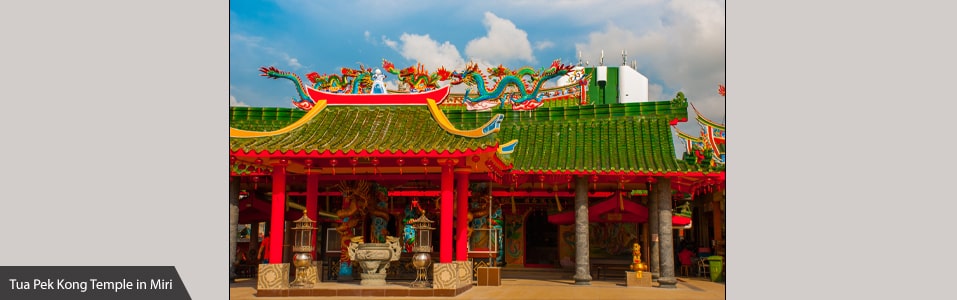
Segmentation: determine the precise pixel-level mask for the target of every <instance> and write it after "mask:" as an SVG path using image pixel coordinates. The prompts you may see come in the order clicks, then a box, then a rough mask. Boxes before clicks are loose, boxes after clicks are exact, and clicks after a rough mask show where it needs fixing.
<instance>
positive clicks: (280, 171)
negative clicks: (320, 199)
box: [266, 163, 286, 264]
mask: <svg viewBox="0 0 957 300" xmlns="http://www.w3.org/2000/svg"><path fill="white" fill-rule="evenodd" d="M271 210H272V212H271V213H270V221H269V253H267V254H266V255H267V257H269V263H270V264H281V263H282V252H283V251H282V250H283V247H282V246H283V229H285V227H286V226H284V225H285V224H286V220H285V216H286V166H285V164H281V163H280V164H276V165H274V166H273V170H272V207H271Z"/></svg>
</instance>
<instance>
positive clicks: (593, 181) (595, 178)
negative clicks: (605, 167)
mask: <svg viewBox="0 0 957 300" xmlns="http://www.w3.org/2000/svg"><path fill="white" fill-rule="evenodd" d="M591 189H592V190H595V191H596V192H597V189H598V175H592V176H591Z"/></svg>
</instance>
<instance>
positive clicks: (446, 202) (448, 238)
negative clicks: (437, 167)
mask: <svg viewBox="0 0 957 300" xmlns="http://www.w3.org/2000/svg"><path fill="white" fill-rule="evenodd" d="M452 181H453V178H452V166H450V165H447V164H446V165H443V166H442V184H441V185H442V193H441V195H442V200H441V201H442V202H441V204H440V206H441V210H440V211H439V236H440V239H441V241H440V243H439V262H440V263H451V262H452V213H453V212H452V205H453V204H452V203H453V201H454V200H453V199H452V183H453V182H452Z"/></svg>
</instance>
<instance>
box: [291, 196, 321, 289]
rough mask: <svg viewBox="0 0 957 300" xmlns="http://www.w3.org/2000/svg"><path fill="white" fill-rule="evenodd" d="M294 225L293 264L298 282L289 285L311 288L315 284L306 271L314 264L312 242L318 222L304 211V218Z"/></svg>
mask: <svg viewBox="0 0 957 300" xmlns="http://www.w3.org/2000/svg"><path fill="white" fill-rule="evenodd" d="M294 223H295V227H293V228H292V229H291V230H292V234H293V238H294V244H293V246H292V252H293V253H294V254H293V258H292V263H293V266H295V267H296V280H295V281H293V282H290V283H289V285H290V286H294V287H309V286H312V284H313V283H314V282H311V281H310V280H309V279H307V276H306V269H307V268H308V267H309V266H310V265H311V264H312V250H313V247H312V240H313V239H314V237H313V230H315V229H316V221H313V220H312V219H310V218H309V216H308V215H307V214H306V211H305V210H304V211H302V218H299V219H298V220H296V221H294Z"/></svg>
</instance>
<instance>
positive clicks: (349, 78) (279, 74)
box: [259, 65, 372, 110]
mask: <svg viewBox="0 0 957 300" xmlns="http://www.w3.org/2000/svg"><path fill="white" fill-rule="evenodd" d="M259 71H260V72H262V74H260V76H265V77H269V78H272V79H279V78H284V79H288V80H290V81H292V82H293V83H294V84H295V85H296V92H298V93H299V100H298V101H297V100H296V99H295V98H293V100H292V104H293V105H295V106H296V107H298V108H300V109H302V110H309V109H311V108H312V107H313V106H314V105H315V104H316V101H315V100H313V99H312V97H309V95H308V94H307V93H306V89H305V85H303V83H302V80H301V79H299V76H298V75H296V74H295V73H291V72H286V71H283V70H279V69H277V68H276V67H273V66H270V67H261V68H259ZM341 72H342V76H339V75H335V74H333V75H319V74H318V73H316V72H312V73H309V74H306V77H307V78H309V81H311V82H312V83H313V85H312V88H314V89H317V90H324V91H329V92H333V93H343V92H345V89H346V87H351V88H350V89H349V91H348V93H350V94H359V93H366V92H368V90H369V89H370V88H371V86H372V78H371V74H372V69H364V68H363V67H362V66H361V65H360V66H359V69H358V70H356V69H349V68H342V70H341Z"/></svg>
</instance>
